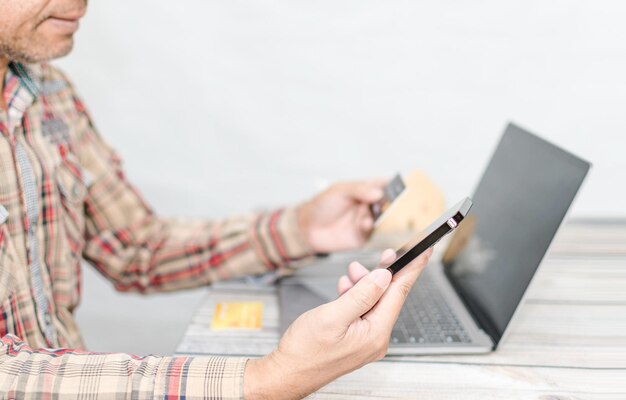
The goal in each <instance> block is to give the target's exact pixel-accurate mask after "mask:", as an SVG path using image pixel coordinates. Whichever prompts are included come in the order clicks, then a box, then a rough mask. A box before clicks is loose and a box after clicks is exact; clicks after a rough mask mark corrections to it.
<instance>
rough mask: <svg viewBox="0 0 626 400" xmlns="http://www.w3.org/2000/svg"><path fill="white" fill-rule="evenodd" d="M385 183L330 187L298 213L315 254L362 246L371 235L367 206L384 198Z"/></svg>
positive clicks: (356, 183) (370, 216) (353, 183)
mask: <svg viewBox="0 0 626 400" xmlns="http://www.w3.org/2000/svg"><path fill="white" fill-rule="evenodd" d="M386 184H387V181H386V180H377V181H367V182H344V183H337V184H334V185H332V186H331V187H330V188H328V189H327V190H325V191H324V192H322V193H320V194H318V195H317V196H315V197H314V198H313V199H312V200H310V201H308V202H306V203H304V204H302V205H301V206H300V208H299V209H298V222H299V224H300V229H301V230H302V232H303V234H304V236H305V238H306V239H307V241H308V242H309V244H310V245H311V247H312V248H313V250H315V251H316V252H318V253H330V252H333V251H339V250H348V249H353V248H355V247H359V246H361V245H362V244H363V243H365V241H366V240H367V238H368V237H369V235H370V233H371V231H372V225H373V220H372V214H371V213H370V210H369V205H370V204H372V203H374V202H375V201H377V200H379V199H380V198H381V197H382V196H383V188H384V186H385V185H386Z"/></svg>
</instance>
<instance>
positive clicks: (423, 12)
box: [57, 0, 626, 354]
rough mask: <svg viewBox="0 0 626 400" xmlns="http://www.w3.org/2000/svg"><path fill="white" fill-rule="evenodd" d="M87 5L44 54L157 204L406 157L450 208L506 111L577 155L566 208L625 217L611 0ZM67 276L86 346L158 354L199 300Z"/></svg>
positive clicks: (235, 199)
mask: <svg viewBox="0 0 626 400" xmlns="http://www.w3.org/2000/svg"><path fill="white" fill-rule="evenodd" d="M89 8H90V10H89V12H88V14H87V17H86V18H85V19H84V20H83V21H82V22H81V24H82V25H81V30H80V32H79V34H78V37H77V43H76V47H75V50H74V52H73V53H72V54H71V55H70V56H68V57H66V58H65V59H63V60H60V61H59V62H57V65H59V66H60V67H61V68H62V69H64V70H65V71H66V72H67V73H68V74H69V76H70V78H71V79H72V80H73V81H74V83H75V84H76V86H77V88H78V91H79V93H80V94H81V95H82V96H83V98H84V99H85V101H86V103H87V105H88V106H89V108H90V110H91V113H92V115H93V116H94V119H95V122H96V125H97V126H98V127H99V129H100V131H101V133H102V135H103V136H104V137H105V138H106V139H107V140H108V141H109V143H111V144H112V145H113V146H114V147H115V148H116V149H117V150H118V151H119V153H120V154H121V155H122V157H123V158H124V159H125V166H126V170H127V173H128V175H129V177H130V179H131V180H132V181H133V182H134V183H135V184H136V185H137V186H138V187H139V189H140V191H141V192H142V193H143V194H144V196H145V197H146V198H147V200H148V201H149V203H151V204H152V205H153V206H154V207H155V209H156V210H157V211H159V212H160V213H161V214H163V215H177V216H188V217H207V218H220V217H224V216H228V215H233V214H237V213H243V212H248V211H250V210H256V209H259V208H267V207H275V206H281V205H285V204H293V203H295V202H298V201H301V200H304V199H306V198H308V197H309V196H311V195H313V194H314V193H316V192H317V191H319V190H320V189H322V188H323V187H324V186H325V185H327V184H328V183H330V182H333V181H336V180H342V179H360V178H367V177H387V176H391V175H392V174H393V173H395V172H398V171H399V172H403V173H407V172H410V171H412V170H414V169H421V170H422V171H424V172H426V173H427V174H428V175H429V176H430V177H431V178H432V179H433V180H434V181H435V182H436V184H437V185H438V186H439V187H440V189H441V190H442V191H443V192H444V193H445V195H446V198H447V200H448V202H454V201H455V200H457V199H458V198H461V197H462V196H465V195H468V194H471V193H472V191H473V189H474V187H475V185H476V184H477V180H478V178H479V177H480V175H481V173H482V170H483V168H484V167H485V165H486V163H487V161H488V159H489V157H490V154H491V152H492V150H493V149H494V147H495V146H496V143H497V141H498V139H499V136H500V134H501V133H502V131H503V129H504V127H505V125H506V123H507V122H508V121H514V122H516V123H518V124H520V125H521V126H522V127H525V128H526V129H528V130H530V131H532V132H535V133H537V134H539V135H541V136H543V137H544V138H546V139H548V140H550V141H553V142H555V143H557V144H559V145H560V146H562V147H564V148H566V149H568V150H570V151H572V152H574V153H575V154H577V155H579V156H581V157H583V158H585V159H587V160H589V161H591V162H592V163H593V164H594V167H593V169H592V172H591V174H590V175H589V177H588V179H587V182H586V184H585V185H584V186H583V189H582V192H581V194H580V196H579V197H578V199H577V201H576V203H575V205H574V207H573V209H572V212H571V216H573V217H613V216H622V217H624V216H626V205H625V204H624V199H625V198H626V196H625V195H626V189H625V186H624V182H625V181H626V172H625V171H626V157H625V156H624V152H625V150H626V139H625V134H626V118H625V112H624V110H625V107H626V74H625V73H624V71H626V41H625V40H624V38H626V25H625V24H624V23H623V19H624V18H623V17H624V15H625V13H626V3H624V2H620V1H617V0H615V1H580V0H575V1H551V2H545V1H538V0H532V1H529V0H524V1H506V2H502V1H496V0H482V1H474V2H461V1H453V0H441V1H437V2H416V1H393V2H388V1H387V2H383V1H371V0H332V1H330V0H319V1H315V2H303V1H286V0H285V1H262V0H256V1H252V0H228V1H199V0H179V1H176V2H171V1H165V0H135V1H132V2H129V1H122V0H107V1H94V2H91V3H90V5H89ZM85 270H86V271H85V274H84V286H83V288H84V289H83V292H84V298H83V303H82V304H81V306H80V308H79V309H78V321H79V323H80V325H81V327H82V329H83V334H84V337H85V341H86V344H87V346H88V347H89V348H90V349H91V350H97V351H125V352H131V353H135V354H148V353H153V354H170V353H172V352H173V351H174V348H175V346H176V344H177V341H178V340H179V339H180V338H181V336H182V334H183V332H184V329H185V327H186V324H187V323H188V321H189V319H190V318H191V315H192V313H193V312H194V310H195V308H196V307H197V305H198V304H199V302H200V299H201V297H202V295H203V293H204V290H203V289H199V290H194V291H190V292H186V293H178V294H166V295H153V296H149V297H141V296H138V295H132V294H131V295H129V294H118V293H115V291H114V290H113V288H112V286H111V285H110V284H109V283H108V282H106V281H105V280H104V279H103V278H101V277H100V276H99V275H97V273H95V272H94V271H93V269H92V268H90V267H87V266H86V267H85ZM122 327H123V328H122ZM207 328H208V327H207Z"/></svg>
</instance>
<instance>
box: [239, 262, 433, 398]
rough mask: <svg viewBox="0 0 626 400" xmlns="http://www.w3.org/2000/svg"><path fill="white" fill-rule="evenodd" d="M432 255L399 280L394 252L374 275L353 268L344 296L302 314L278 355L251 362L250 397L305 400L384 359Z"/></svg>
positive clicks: (344, 279) (247, 380) (342, 282)
mask: <svg viewBox="0 0 626 400" xmlns="http://www.w3.org/2000/svg"><path fill="white" fill-rule="evenodd" d="M431 253H432V251H431V250H429V251H427V252H426V253H424V254H422V255H421V256H420V257H418V258H417V259H416V260H414V261H413V262H411V263H410V264H409V265H407V266H406V267H404V268H403V269H402V270H401V271H400V272H398V273H397V274H396V275H395V276H394V277H393V279H392V277H391V273H390V272H389V271H387V270H386V269H384V268H385V267H387V266H388V265H389V264H390V263H391V262H393V260H394V259H395V253H394V252H393V250H387V251H385V252H384V253H383V255H382V257H381V269H376V270H374V271H372V272H369V271H367V270H366V269H365V267H363V266H362V265H360V264H358V263H352V264H351V265H350V268H349V276H345V277H342V278H341V280H340V282H339V288H340V291H341V292H342V293H343V294H342V295H341V297H339V298H338V299H337V300H335V301H332V302H330V303H327V304H324V305H322V306H319V307H317V308H315V309H313V310H311V311H309V312H306V313H304V314H302V315H301V316H300V317H299V318H298V319H297V320H296V321H294V323H293V324H292V325H291V326H290V327H289V329H288V330H287V332H285V335H284V336H283V338H282V339H281V341H280V344H279V345H278V348H277V349H276V350H275V351H274V352H273V353H272V354H270V355H268V356H266V357H264V358H262V359H258V360H250V361H248V364H247V366H246V371H245V377H244V397H245V398H246V399H247V400H250V399H300V398H302V397H305V396H307V395H308V394H310V393H312V392H314V391H316V390H317V389H319V388H321V387H322V386H324V385H326V384H327V383H329V382H331V381H333V380H334V379H336V378H338V377H340V376H342V375H345V374H347V373H349V372H351V371H354V370H355V369H358V368H360V367H362V366H363V365H365V364H367V363H369V362H372V361H376V360H380V359H381V358H383V357H384V356H385V354H386V353H387V348H388V346H389V337H390V336H391V329H392V328H393V325H394V324H395V322H396V319H397V318H398V315H399V313H400V309H401V308H402V305H403V304H404V301H405V299H406V297H407V295H408V294H409V292H410V290H411V288H412V287H413V284H414V283H415V281H416V279H417V277H418V276H419V274H420V272H421V271H422V269H423V268H424V266H425V265H426V263H427V262H428V259H429V258H430V255H431Z"/></svg>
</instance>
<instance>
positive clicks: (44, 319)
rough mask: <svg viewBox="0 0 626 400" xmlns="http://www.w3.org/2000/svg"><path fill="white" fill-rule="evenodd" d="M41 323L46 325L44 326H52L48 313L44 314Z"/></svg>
mask: <svg viewBox="0 0 626 400" xmlns="http://www.w3.org/2000/svg"><path fill="white" fill-rule="evenodd" d="M43 321H44V322H45V323H46V325H51V324H52V317H50V314H49V313H45V314H44V315H43Z"/></svg>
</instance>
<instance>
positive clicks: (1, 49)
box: [0, 39, 74, 64]
mask: <svg viewBox="0 0 626 400" xmlns="http://www.w3.org/2000/svg"><path fill="white" fill-rule="evenodd" d="M73 45H74V41H73V40H69V41H68V44H67V45H66V46H63V47H62V48H57V49H51V48H46V47H45V46H40V45H35V46H29V43H28V41H27V40H20V39H18V40H16V41H13V43H12V44H11V45H10V44H8V43H3V42H2V41H0V56H1V57H5V58H7V59H9V60H10V61H18V62H21V63H25V64H32V63H39V62H46V61H50V60H52V59H55V58H59V57H63V56H65V55H67V54H68V53H69V52H70V51H72V47H73Z"/></svg>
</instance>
